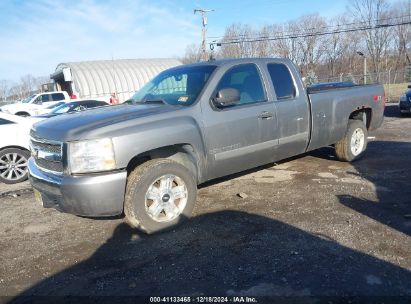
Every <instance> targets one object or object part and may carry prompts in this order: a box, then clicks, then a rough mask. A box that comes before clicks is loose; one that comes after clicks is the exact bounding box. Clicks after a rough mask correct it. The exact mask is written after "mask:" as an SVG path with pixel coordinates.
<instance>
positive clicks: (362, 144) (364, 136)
mask: <svg viewBox="0 0 411 304" xmlns="http://www.w3.org/2000/svg"><path fill="white" fill-rule="evenodd" d="M367 142H368V132H367V128H366V127H365V125H364V123H363V122H362V121H361V120H354V119H350V120H349V121H348V128H347V131H346V133H345V136H344V137H343V138H342V139H341V140H340V141H338V142H337V143H336V144H335V154H336V155H337V158H338V159H339V160H341V161H348V162H351V161H355V160H357V159H359V158H361V157H362V155H363V154H364V151H365V149H366V148H367Z"/></svg>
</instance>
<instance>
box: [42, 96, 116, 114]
mask: <svg viewBox="0 0 411 304" xmlns="http://www.w3.org/2000/svg"><path fill="white" fill-rule="evenodd" d="M108 105H109V104H108V103H107V102H104V101H99V100H79V101H72V102H67V103H63V104H61V105H59V106H57V107H55V108H54V109H52V110H51V112H49V113H46V114H42V115H38V116H36V117H38V118H49V117H54V116H58V115H61V114H65V113H75V112H80V111H84V110H88V109H92V108H96V107H103V106H108Z"/></svg>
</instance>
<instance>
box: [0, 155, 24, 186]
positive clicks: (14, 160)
mask: <svg viewBox="0 0 411 304" xmlns="http://www.w3.org/2000/svg"><path fill="white" fill-rule="evenodd" d="M29 158H30V152H29V151H27V150H23V149H18V148H7V149H4V150H1V151H0V182H3V183H6V184H16V183H20V182H22V181H25V180H26V179H27V177H28V170H27V161H28V159H29Z"/></svg>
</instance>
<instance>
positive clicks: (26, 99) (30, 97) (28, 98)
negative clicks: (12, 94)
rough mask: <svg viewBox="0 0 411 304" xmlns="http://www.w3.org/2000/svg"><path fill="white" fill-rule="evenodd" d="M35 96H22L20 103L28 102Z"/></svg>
mask: <svg viewBox="0 0 411 304" xmlns="http://www.w3.org/2000/svg"><path fill="white" fill-rule="evenodd" d="M35 96H36V94H34V95H31V96H29V97H26V98H24V99H23V100H22V101H21V103H28V102H29V101H30V100H32V99H33V98H34V97H35Z"/></svg>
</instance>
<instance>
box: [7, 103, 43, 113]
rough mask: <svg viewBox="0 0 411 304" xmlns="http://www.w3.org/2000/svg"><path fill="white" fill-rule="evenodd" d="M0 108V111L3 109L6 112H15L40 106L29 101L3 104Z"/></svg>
mask: <svg viewBox="0 0 411 304" xmlns="http://www.w3.org/2000/svg"><path fill="white" fill-rule="evenodd" d="M0 108H1V109H2V111H5V112H8V111H10V112H17V111H20V110H35V109H39V108H41V106H39V105H35V104H30V103H12V104H8V105H4V106H2V107H0Z"/></svg>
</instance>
